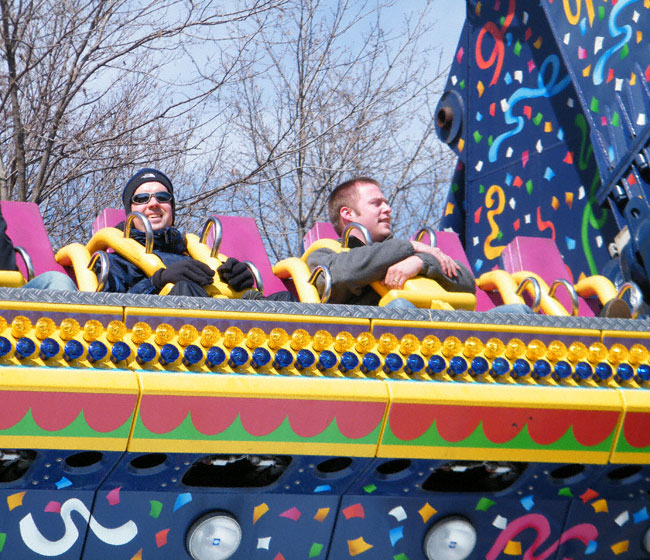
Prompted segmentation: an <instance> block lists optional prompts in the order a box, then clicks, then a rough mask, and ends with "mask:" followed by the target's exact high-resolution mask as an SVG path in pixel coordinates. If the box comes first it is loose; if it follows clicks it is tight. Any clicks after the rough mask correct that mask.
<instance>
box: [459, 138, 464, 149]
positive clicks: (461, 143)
mask: <svg viewBox="0 0 650 560" xmlns="http://www.w3.org/2000/svg"><path fill="white" fill-rule="evenodd" d="M464 147H465V140H463V139H462V138H461V139H460V140H458V151H459V152H462V151H463V148H464Z"/></svg>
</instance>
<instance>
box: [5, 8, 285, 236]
mask: <svg viewBox="0 0 650 560" xmlns="http://www.w3.org/2000/svg"><path fill="white" fill-rule="evenodd" d="M282 3H283V0H248V1H247V2H243V3H242V4H245V6H246V7H245V8H241V9H238V8H237V7H235V2H234V1H233V2H224V1H216V0H215V1H212V0H32V1H19V0H0V16H1V18H2V21H1V23H0V57H1V58H0V84H1V86H0V198H2V199H13V200H21V201H32V202H36V203H38V204H39V205H40V207H41V212H42V213H43V215H44V217H45V220H46V225H47V226H48V228H49V230H50V233H51V235H52V238H53V240H54V241H55V243H57V242H58V244H63V243H67V242H69V241H71V240H73V239H74V238H76V239H75V240H78V239H79V235H78V232H77V230H78V228H80V227H81V228H85V229H84V234H87V232H88V227H87V226H88V222H89V221H90V220H92V218H93V217H94V216H95V215H96V214H97V211H98V210H99V209H101V208H103V207H106V206H110V205H115V201H116V200H119V189H120V188H121V186H122V185H123V184H124V181H125V179H126V177H127V176H128V174H129V173H130V172H132V171H134V170H135V169H137V168H138V167H141V166H143V165H159V166H161V167H162V168H164V169H166V170H167V171H169V173H170V174H173V173H174V172H175V171H179V172H181V171H182V170H183V169H184V166H185V163H186V162H187V158H191V157H192V155H193V154H195V153H196V151H197V149H198V148H199V147H201V146H203V145H204V143H205V141H206V140H207V139H210V145H211V147H212V148H213V150H214V151H213V152H212V158H213V161H217V160H218V150H219V149H220V148H222V147H223V144H221V143H220V142H219V140H218V139H217V137H218V135H219V134H220V133H221V132H223V131H224V129H223V122H224V121H223V119H221V120H219V119H217V116H219V117H223V116H224V114H219V115H218V114H217V113H216V112H215V113H214V114H212V115H211V114H210V113H209V112H206V110H205V107H206V104H205V101H206V99H212V100H214V99H218V98H219V89H220V88H222V87H223V86H224V85H226V84H227V83H229V81H230V80H231V79H234V76H233V71H234V70H235V69H240V68H241V64H240V63H239V57H240V53H239V52H237V50H236V48H237V46H238V45H241V46H245V45H246V41H247V39H250V36H249V37H241V36H239V37H238V42H237V43H233V42H232V41H231V40H228V41H225V40H224V38H226V37H228V38H230V37H231V36H232V33H233V31H232V29H230V30H229V31H226V27H227V25H235V24H236V25H240V24H241V23H242V22H244V21H246V20H251V21H252V19H251V18H253V17H255V18H256V19H257V20H259V18H263V17H264V14H265V13H266V12H268V11H269V10H273V9H277V8H278V7H280V6H281V5H282ZM226 6H233V7H232V8H230V9H228V8H226ZM241 28H243V27H241ZM246 31H247V33H252V34H254V33H255V31H256V30H255V27H254V25H252V24H249V25H247V26H246ZM206 67H209V72H207V73H206V72H205V69H206ZM220 127H221V128H220ZM215 154H216V155H215Z"/></svg>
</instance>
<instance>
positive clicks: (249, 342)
mask: <svg viewBox="0 0 650 560" xmlns="http://www.w3.org/2000/svg"><path fill="white" fill-rule="evenodd" d="M265 342H266V333H265V332H264V331H263V330H262V329H260V328H258V327H253V328H252V329H250V330H249V331H248V334H247V335H246V346H248V348H250V349H251V350H255V348H257V347H258V346H262V344H264V343H265Z"/></svg>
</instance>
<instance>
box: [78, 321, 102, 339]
mask: <svg viewBox="0 0 650 560" xmlns="http://www.w3.org/2000/svg"><path fill="white" fill-rule="evenodd" d="M102 334H104V325H102V324H101V323H100V322H99V321H98V320H97V319H90V320H88V321H86V324H85V325H84V335H83V336H84V340H85V341H86V342H92V341H93V340H97V339H98V338H99V337H100V336H102Z"/></svg>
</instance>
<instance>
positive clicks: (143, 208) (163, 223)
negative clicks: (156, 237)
mask: <svg viewBox="0 0 650 560" xmlns="http://www.w3.org/2000/svg"><path fill="white" fill-rule="evenodd" d="M160 192H164V193H167V192H168V191H167V189H166V188H165V186H164V185H163V184H162V183H159V182H158V181H149V182H148V183H142V185H140V186H139V187H138V188H137V189H136V190H135V192H134V193H133V198H137V195H139V194H153V193H160ZM133 198H132V199H131V212H141V213H142V214H144V215H145V217H146V218H148V219H149V223H150V224H151V229H153V230H154V231H159V230H163V229H166V228H168V227H170V226H171V225H172V223H173V222H174V215H173V213H172V204H171V201H170V202H159V201H158V199H157V198H156V197H155V196H151V197H150V198H149V200H148V201H147V202H145V203H143V204H138V203H136V202H134V201H133ZM133 225H134V226H135V227H136V228H137V229H139V230H141V231H144V227H143V226H142V224H141V223H140V220H137V219H136V220H134V222H133Z"/></svg>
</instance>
